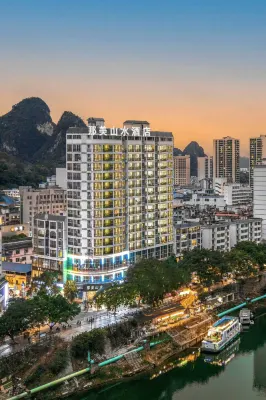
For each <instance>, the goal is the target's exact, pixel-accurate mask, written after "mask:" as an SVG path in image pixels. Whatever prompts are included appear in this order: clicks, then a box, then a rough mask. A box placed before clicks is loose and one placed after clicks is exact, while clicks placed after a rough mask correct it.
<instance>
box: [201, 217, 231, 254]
mask: <svg viewBox="0 0 266 400" xmlns="http://www.w3.org/2000/svg"><path fill="white" fill-rule="evenodd" d="M229 227H230V223H221V224H211V225H203V226H202V227H201V234H202V248H204V249H210V250H220V251H229V250H230V249H231V246H230V228H229Z"/></svg>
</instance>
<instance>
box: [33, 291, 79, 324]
mask: <svg viewBox="0 0 266 400" xmlns="http://www.w3.org/2000/svg"><path fill="white" fill-rule="evenodd" d="M31 302H32V307H33V310H34V320H35V323H36V324H38V323H39V324H44V323H48V324H49V323H62V322H65V323H67V322H68V321H69V320H71V319H73V317H75V316H76V315H78V314H79V313H80V307H79V306H78V305H77V304H75V303H69V301H68V300H67V299H66V298H65V297H63V296H61V295H60V294H58V295H54V296H49V295H47V294H40V295H37V296H34V298H33V299H32V300H31Z"/></svg>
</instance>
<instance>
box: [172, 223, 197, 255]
mask: <svg viewBox="0 0 266 400" xmlns="http://www.w3.org/2000/svg"><path fill="white" fill-rule="evenodd" d="M195 248H199V249H200V248H201V227H200V224H199V223H183V224H180V225H175V226H174V254H175V255H176V257H178V258H181V257H182V255H183V254H184V252H185V251H190V250H193V249H195Z"/></svg>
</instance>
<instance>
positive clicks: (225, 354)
mask: <svg viewBox="0 0 266 400" xmlns="http://www.w3.org/2000/svg"><path fill="white" fill-rule="evenodd" d="M239 345H240V338H237V339H236V340H234V341H233V342H232V343H231V344H229V345H228V346H226V348H225V349H224V350H222V351H221V352H219V353H208V354H204V362H206V363H209V364H212V365H218V366H219V367H223V366H225V365H227V364H228V363H229V362H230V361H231V360H233V358H234V357H235V355H236V353H237V352H238V350H239Z"/></svg>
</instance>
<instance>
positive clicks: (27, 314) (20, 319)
mask: <svg viewBox="0 0 266 400" xmlns="http://www.w3.org/2000/svg"><path fill="white" fill-rule="evenodd" d="M34 323H35V321H34V312H33V307H32V303H31V301H30V300H21V299H16V300H13V301H12V303H10V305H9V307H8V309H7V310H6V312H5V313H4V314H3V315H2V316H1V317H0V337H2V338H4V337H5V336H9V337H10V338H11V340H12V341H13V342H14V341H15V336H17V335H19V334H20V333H22V332H23V331H25V330H27V329H29V328H31V327H32V326H33V325H34Z"/></svg>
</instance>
